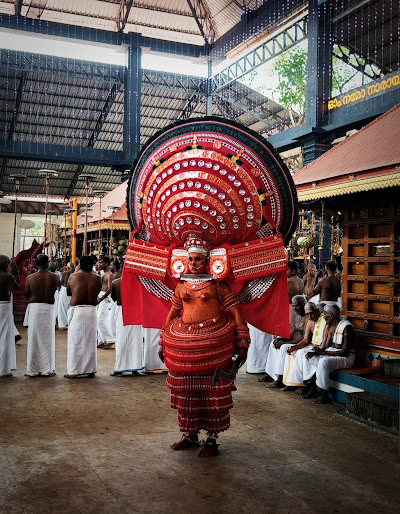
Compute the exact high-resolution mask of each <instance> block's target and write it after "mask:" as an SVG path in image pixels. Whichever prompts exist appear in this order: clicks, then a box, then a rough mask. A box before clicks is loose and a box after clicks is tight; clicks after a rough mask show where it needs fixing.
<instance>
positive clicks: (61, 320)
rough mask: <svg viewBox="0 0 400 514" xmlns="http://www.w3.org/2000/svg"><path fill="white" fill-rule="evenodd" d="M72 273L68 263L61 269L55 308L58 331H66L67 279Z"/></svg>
mask: <svg viewBox="0 0 400 514" xmlns="http://www.w3.org/2000/svg"><path fill="white" fill-rule="evenodd" d="M73 272H74V267H73V265H72V264H71V263H70V262H69V263H68V264H67V266H66V267H64V268H63V270H62V272H61V280H60V292H59V295H58V307H57V321H58V330H66V329H67V325H68V322H67V313H68V309H69V307H70V299H69V296H68V295H67V283H68V279H69V277H70V276H71V275H72V273H73Z"/></svg>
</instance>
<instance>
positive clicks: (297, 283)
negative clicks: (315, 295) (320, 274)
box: [287, 261, 304, 303]
mask: <svg viewBox="0 0 400 514" xmlns="http://www.w3.org/2000/svg"><path fill="white" fill-rule="evenodd" d="M288 268H289V269H288V272H287V277H288V280H287V284H288V293H289V303H291V302H292V298H293V296H295V295H297V294H303V291H304V283H303V281H302V280H301V278H299V277H298V276H297V270H298V269H299V265H298V264H297V262H296V261H289V262H288Z"/></svg>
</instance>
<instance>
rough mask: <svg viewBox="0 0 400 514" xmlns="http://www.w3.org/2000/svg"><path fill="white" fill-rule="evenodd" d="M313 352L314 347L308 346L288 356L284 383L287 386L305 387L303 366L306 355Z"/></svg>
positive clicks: (284, 371)
mask: <svg viewBox="0 0 400 514" xmlns="http://www.w3.org/2000/svg"><path fill="white" fill-rule="evenodd" d="M308 352H312V346H311V345H307V346H305V347H304V348H300V350H297V351H296V352H293V353H292V354H290V355H288V354H286V359H285V366H284V370H283V379H282V382H283V383H284V384H285V385H287V386H298V387H300V386H303V385H304V379H303V364H304V360H305V355H306V354H307V353H308Z"/></svg>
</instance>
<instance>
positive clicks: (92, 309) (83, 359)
mask: <svg viewBox="0 0 400 514" xmlns="http://www.w3.org/2000/svg"><path fill="white" fill-rule="evenodd" d="M36 266H37V268H38V271H37V272H36V273H33V274H31V275H29V276H28V277H27V279H26V283H25V297H26V298H27V299H28V307H27V310H26V314H25V318H24V325H25V326H27V368H26V374H25V376H27V377H31V378H33V377H38V376H42V377H49V376H54V375H55V326H56V319H58V327H59V329H60V330H63V329H67V330H68V335H67V372H66V374H65V375H64V376H65V377H66V378H77V377H88V378H92V377H94V376H95V373H96V372H97V349H98V348H105V349H110V348H112V347H113V346H114V344H115V366H114V371H113V372H112V373H111V375H112V376H124V374H125V373H127V372H129V374H132V375H138V374H139V372H141V373H143V372H144V371H146V372H156V371H164V370H165V369H166V368H165V365H164V364H163V363H162V362H161V361H160V359H159V356H158V340H159V334H160V330H158V329H151V328H147V329H144V328H142V327H141V326H136V325H135V326H132V325H124V324H123V320H122V305H121V294H120V291H121V278H120V277H121V273H120V271H119V263H118V262H117V261H113V262H112V263H111V262H110V259H109V258H108V257H105V256H104V257H101V258H100V259H99V270H98V271H99V272H97V270H96V269H95V268H94V259H93V257H91V256H83V257H81V259H80V262H79V265H78V266H77V267H76V269H74V267H73V266H72V265H69V266H67V267H65V268H64V269H63V271H62V273H61V274H59V273H58V272H57V270H56V267H55V266H54V263H52V262H51V263H49V259H48V257H47V255H44V254H39V255H37V257H36ZM18 288H19V277H18V270H17V268H16V266H15V264H14V263H11V264H10V261H9V259H8V257H7V256H0V314H1V322H0V323H1V327H0V328H2V329H3V330H2V331H1V332H0V376H1V377H2V378H3V377H10V376H12V373H11V372H12V370H14V369H16V357H15V332H14V318H13V313H12V304H11V292H12V290H13V289H18Z"/></svg>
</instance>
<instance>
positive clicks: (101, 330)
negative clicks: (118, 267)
mask: <svg viewBox="0 0 400 514" xmlns="http://www.w3.org/2000/svg"><path fill="white" fill-rule="evenodd" d="M99 267H100V271H101V272H102V273H101V291H100V293H99V298H98V307H97V347H98V348H103V349H105V350H108V349H110V348H111V347H112V345H113V344H114V343H115V331H113V329H112V328H111V327H110V325H111V322H110V317H111V311H110V308H111V307H112V300H111V297H110V293H111V283H112V281H113V279H114V275H113V274H112V273H111V271H110V259H109V257H106V256H101V257H100V259H99Z"/></svg>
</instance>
